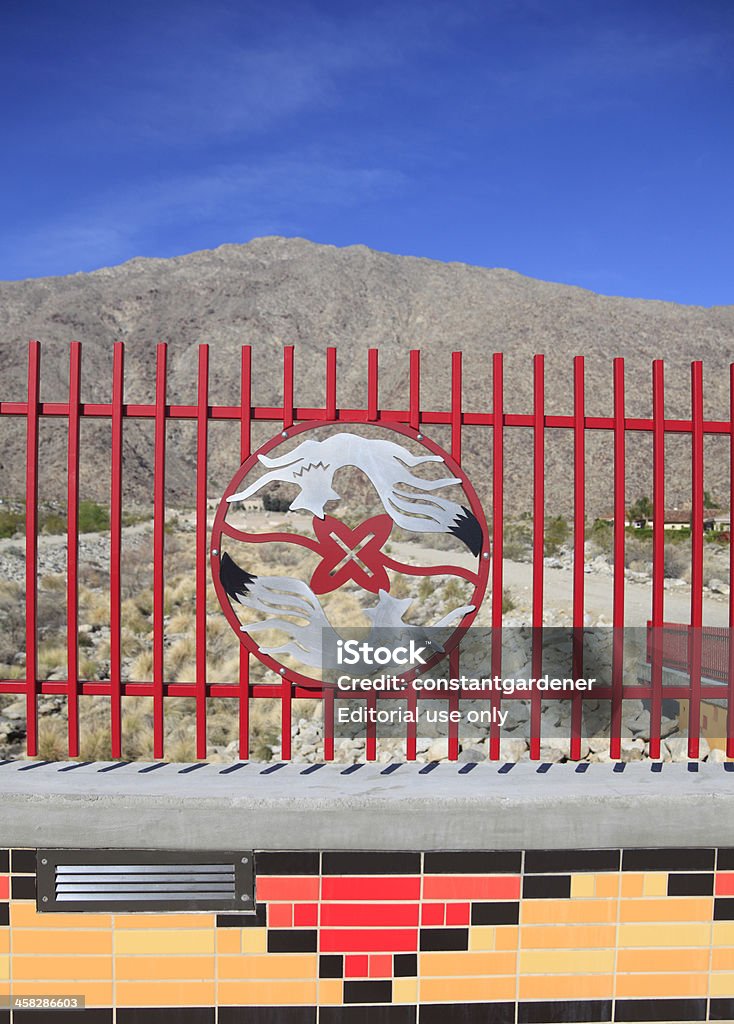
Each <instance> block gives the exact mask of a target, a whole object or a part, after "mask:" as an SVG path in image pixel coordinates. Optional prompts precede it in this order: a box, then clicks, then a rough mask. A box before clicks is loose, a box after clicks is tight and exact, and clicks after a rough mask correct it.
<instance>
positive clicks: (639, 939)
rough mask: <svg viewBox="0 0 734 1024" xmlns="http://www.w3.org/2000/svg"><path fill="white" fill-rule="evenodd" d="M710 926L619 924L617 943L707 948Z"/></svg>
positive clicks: (624, 944) (621, 945)
mask: <svg viewBox="0 0 734 1024" xmlns="http://www.w3.org/2000/svg"><path fill="white" fill-rule="evenodd" d="M710 940H711V925H710V924H621V925H620V926H619V932H618V939H617V943H618V945H619V946H620V948H622V947H624V946H663V947H667V946H679V947H680V948H681V949H683V948H685V947H686V946H708V945H709V942H710Z"/></svg>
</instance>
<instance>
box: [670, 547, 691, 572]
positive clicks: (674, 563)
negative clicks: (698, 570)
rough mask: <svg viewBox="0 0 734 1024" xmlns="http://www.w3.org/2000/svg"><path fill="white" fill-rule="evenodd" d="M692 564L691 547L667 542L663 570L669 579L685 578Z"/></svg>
mask: <svg viewBox="0 0 734 1024" xmlns="http://www.w3.org/2000/svg"><path fill="white" fill-rule="evenodd" d="M690 565H691V552H690V547H689V546H688V545H686V546H685V547H684V546H683V545H682V544H680V543H677V544H666V545H665V554H664V556H663V572H664V574H665V576H667V577H668V578H669V579H683V578H684V576H685V574H686V572H687V570H688V569H689V568H690Z"/></svg>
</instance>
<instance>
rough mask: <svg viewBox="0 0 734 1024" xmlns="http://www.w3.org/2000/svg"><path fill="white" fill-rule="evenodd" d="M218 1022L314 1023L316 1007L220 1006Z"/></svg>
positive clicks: (255, 1023)
mask: <svg viewBox="0 0 734 1024" xmlns="http://www.w3.org/2000/svg"><path fill="white" fill-rule="evenodd" d="M322 1013H323V1011H322ZM117 1016H118V1019H119V1016H120V1011H119V1010H118V1011H117ZM51 1024H53V1021H52V1022H51ZM219 1024H316V1007H315V1006H220V1007H219Z"/></svg>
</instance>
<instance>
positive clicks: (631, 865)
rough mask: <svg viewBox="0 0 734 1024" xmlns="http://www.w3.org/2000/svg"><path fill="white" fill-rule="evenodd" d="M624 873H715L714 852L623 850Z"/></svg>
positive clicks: (695, 850) (696, 850) (698, 850)
mask: <svg viewBox="0 0 734 1024" xmlns="http://www.w3.org/2000/svg"><path fill="white" fill-rule="evenodd" d="M622 870H623V871H713V870H714V851H713V850H703V849H694V850H622Z"/></svg>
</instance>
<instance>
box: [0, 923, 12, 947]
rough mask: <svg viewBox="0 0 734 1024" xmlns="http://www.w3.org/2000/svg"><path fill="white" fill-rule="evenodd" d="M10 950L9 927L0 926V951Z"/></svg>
mask: <svg viewBox="0 0 734 1024" xmlns="http://www.w3.org/2000/svg"><path fill="white" fill-rule="evenodd" d="M9 951H10V929H9V928H0V953H8V952H9Z"/></svg>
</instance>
